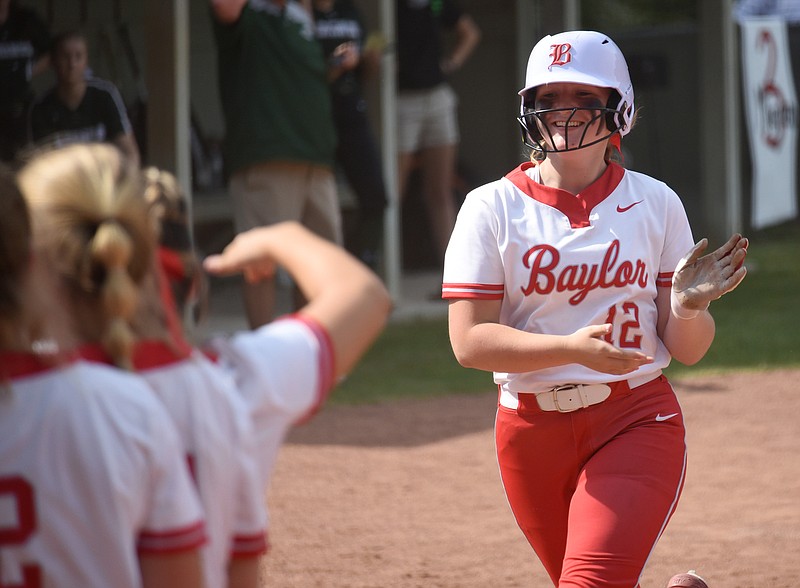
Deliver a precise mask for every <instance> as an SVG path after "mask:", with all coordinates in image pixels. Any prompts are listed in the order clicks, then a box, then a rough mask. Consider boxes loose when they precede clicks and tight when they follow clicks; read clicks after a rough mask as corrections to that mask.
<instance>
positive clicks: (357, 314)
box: [203, 222, 392, 377]
mask: <svg viewBox="0 0 800 588" xmlns="http://www.w3.org/2000/svg"><path fill="white" fill-rule="evenodd" d="M203 265H204V267H205V269H206V270H207V271H209V272H210V273H212V274H218V275H229V274H234V273H242V274H243V275H244V278H245V279H246V280H248V281H250V282H257V281H259V280H261V279H263V278H265V277H269V276H272V275H274V273H275V269H276V267H277V266H281V267H283V268H284V269H286V271H287V272H288V273H289V274H290V275H291V277H292V279H293V280H294V281H295V283H296V284H297V286H298V287H299V288H300V290H301V292H302V293H303V295H304V296H305V297H306V299H307V300H308V304H306V306H304V307H303V308H301V309H300V310H299V313H301V314H303V315H306V316H308V317H310V318H312V319H314V320H315V321H316V322H318V323H319V324H320V325H321V326H322V327H323V328H325V329H326V330H327V332H328V334H329V336H330V338H331V341H332V343H333V348H334V354H335V357H336V375H337V377H340V376H343V375H345V374H347V373H348V372H349V371H350V370H351V369H352V368H353V367H354V366H355V365H356V363H357V362H358V360H359V359H360V358H361V356H362V355H363V354H364V352H366V350H367V349H368V348H369V346H370V345H371V344H372V343H373V341H374V340H375V339H376V338H377V336H378V335H379V334H380V332H381V331H382V330H383V327H384V325H385V324H386V319H387V317H388V315H389V312H390V310H391V306H392V305H391V299H390V297H389V293H388V292H387V291H386V288H385V287H384V285H383V283H382V282H381V281H380V279H379V278H378V277H377V276H376V275H375V274H374V273H372V272H371V271H370V270H369V269H368V268H367V267H366V266H365V265H364V264H362V263H361V262H360V261H358V260H357V259H356V258H355V257H353V256H352V255H350V254H349V253H347V252H346V251H345V250H344V249H342V248H341V247H339V246H337V245H335V244H333V243H331V242H329V241H326V240H325V239H322V238H321V237H318V236H317V235H315V234H314V233H312V232H311V231H309V230H308V229H306V228H305V227H303V226H302V225H300V224H299V223H296V222H284V223H279V224H275V225H270V226H268V227H260V228H257V229H252V230H250V231H247V232H244V233H241V234H239V235H237V236H236V238H235V239H234V240H233V241H231V243H230V244H229V245H228V246H227V247H225V249H224V251H223V252H222V253H221V254H219V255H212V256H209V257H208V258H206V260H205V262H204V264H203Z"/></svg>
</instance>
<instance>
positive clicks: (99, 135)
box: [30, 32, 140, 165]
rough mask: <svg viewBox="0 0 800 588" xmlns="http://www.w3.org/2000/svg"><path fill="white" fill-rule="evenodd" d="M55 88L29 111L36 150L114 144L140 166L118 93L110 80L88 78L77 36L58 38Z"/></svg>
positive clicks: (82, 45) (85, 58) (84, 44)
mask: <svg viewBox="0 0 800 588" xmlns="http://www.w3.org/2000/svg"><path fill="white" fill-rule="evenodd" d="M51 60H52V63H53V69H54V70H55V73H56V86H55V88H53V89H52V90H51V91H50V92H48V93H47V94H46V95H44V96H43V97H42V98H40V99H39V100H37V101H36V103H35V104H34V105H33V108H32V109H31V115H30V130H31V138H32V139H33V142H34V144H35V145H36V146H42V145H46V146H50V147H61V146H63V145H68V144H70V143H77V142H83V143H85V142H107V143H113V144H114V145H116V146H117V147H119V149H120V150H121V151H122V152H123V153H124V154H125V155H126V156H127V157H128V158H129V159H130V160H131V161H133V162H134V164H136V165H139V159H140V158H139V148H138V146H137V144H136V138H135V137H134V135H133V128H132V126H131V123H130V120H129V119H128V114H127V111H126V109H125V104H124V102H123V101H122V97H121V96H120V93H119V91H118V90H117V88H116V86H114V84H112V83H111V82H108V81H105V80H100V79H97V78H88V77H87V71H88V67H89V62H88V47H87V42H86V38H85V37H84V36H83V35H82V34H81V33H78V32H68V33H64V34H61V35H59V36H58V37H57V38H56V39H55V41H54V42H53V50H52V55H51Z"/></svg>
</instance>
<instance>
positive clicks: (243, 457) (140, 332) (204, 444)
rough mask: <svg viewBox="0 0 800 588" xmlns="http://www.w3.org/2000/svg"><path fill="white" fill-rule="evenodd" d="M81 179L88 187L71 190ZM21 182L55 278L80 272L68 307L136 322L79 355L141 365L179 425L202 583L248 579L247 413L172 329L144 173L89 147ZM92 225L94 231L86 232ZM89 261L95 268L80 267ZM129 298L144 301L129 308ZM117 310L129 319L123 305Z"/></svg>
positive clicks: (257, 521)
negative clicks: (199, 526) (200, 522)
mask: <svg viewBox="0 0 800 588" xmlns="http://www.w3.org/2000/svg"><path fill="white" fill-rule="evenodd" d="M81 178H88V179H91V180H93V182H91V183H89V182H87V183H88V184H89V185H86V186H83V189H81V190H70V187H74V186H75V183H76V181H78V180H80V179H81ZM20 180H21V184H22V186H23V188H24V189H25V191H26V193H27V194H29V195H32V194H36V197H35V198H34V197H32V198H31V200H32V201H34V202H35V208H34V210H35V215H36V217H35V218H36V220H37V221H39V223H40V224H41V225H42V226H43V227H48V228H50V229H51V230H52V235H51V236H50V238H49V239H48V240H46V241H45V242H44V243H43V248H47V253H48V254H49V255H50V256H51V257H52V258H53V260H54V261H55V263H56V265H57V267H58V268H60V275H61V277H62V278H64V280H65V282H67V283H70V275H71V274H72V270H73V268H75V269H76V271H75V273H77V274H78V276H79V278H81V280H80V281H81V282H82V283H83V286H82V288H81V289H80V290H73V291H71V292H70V294H71V296H72V298H71V299H72V301H73V306H74V307H75V308H76V309H80V311H81V312H83V313H85V318H86V319H88V320H89V322H90V323H93V324H94V325H98V326H101V327H102V326H104V320H105V317H106V316H108V315H110V316H112V317H113V316H114V314H115V311H117V312H116V314H117V317H118V318H119V321H120V322H119V323H117V324H116V328H117V329H127V328H129V325H133V326H134V327H135V331H136V335H137V336H138V339H137V341H136V343H135V344H133V345H121V344H122V343H126V342H125V341H123V340H121V341H120V342H118V344H117V349H116V352H114V348H115V347H114V345H113V344H110V342H109V338H110V337H111V336H112V333H111V328H109V329H108V335H106V336H105V337H104V336H97V334H96V333H92V332H90V331H89V330H88V329H84V331H83V332H82V333H81V335H82V339H83V341H85V343H83V345H82V346H81V347H80V350H79V353H80V355H81V356H82V357H84V358H85V359H90V360H93V361H99V362H105V363H110V364H113V363H116V364H117V365H121V366H125V367H129V368H131V369H134V370H136V371H139V372H140V373H141V374H142V375H143V376H144V379H145V380H146V381H147V382H148V383H149V384H150V386H151V387H152V389H153V390H154V391H155V392H156V395H157V396H158V397H159V398H160V400H161V401H162V403H163V404H164V406H165V407H166V408H167V412H168V413H169V414H170V416H171V417H172V420H173V422H174V423H175V425H176V426H177V430H178V433H179V435H180V439H181V441H182V444H183V450H184V454H185V456H186V458H187V459H188V462H189V465H190V467H191V471H192V474H193V476H194V480H195V483H196V485H197V488H198V491H199V494H200V499H201V502H202V504H203V507H204V509H205V513H206V523H207V529H208V534H209V542H208V545H207V546H206V547H205V548H204V549H203V553H202V555H203V565H204V571H205V578H206V585H207V586H209V587H217V588H222V587H224V586H228V584H229V581H230V582H232V581H233V579H234V578H237V579H239V582H240V583H238V584H236V585H237V586H244V585H249V586H253V587H255V586H257V584H258V556H259V555H261V554H262V553H263V552H264V551H265V550H266V540H265V535H264V533H265V528H266V509H265V505H264V501H263V491H262V487H261V485H260V484H259V482H260V480H259V478H258V476H257V469H256V459H255V449H256V447H255V437H254V436H253V431H252V425H251V422H250V417H249V414H248V412H247V407H246V406H245V405H244V403H243V402H242V400H241V398H240V397H239V396H238V394H237V392H236V390H235V389H234V387H233V383H232V382H231V380H230V379H229V378H228V377H227V376H225V375H224V374H223V373H222V372H221V371H220V370H219V369H218V368H216V367H215V366H213V365H212V364H211V363H210V362H209V361H208V360H207V359H206V358H205V357H204V356H203V355H202V354H200V353H199V352H194V351H193V350H192V349H191V348H190V347H189V345H188V344H186V343H185V341H184V340H183V338H182V336H181V335H180V333H176V332H175V330H174V329H173V330H170V326H171V325H170V324H169V323H168V321H167V320H166V319H167V316H166V314H165V311H164V310H163V309H164V307H163V306H162V305H161V303H160V298H159V290H158V288H157V286H158V284H159V283H160V280H159V277H160V276H159V275H158V271H157V265H156V263H155V259H156V258H155V256H154V255H153V253H154V251H155V249H156V234H155V232H154V231H152V230H150V229H151V228H152V224H153V223H152V218H151V216H150V210H149V206H148V204H147V203H146V201H145V200H144V198H142V195H143V192H144V183H143V182H142V175H141V174H140V173H139V172H138V170H137V169H134V168H132V167H131V168H126V167H125V163H124V160H123V159H122V156H121V155H120V153H119V152H118V151H117V150H116V149H114V148H112V147H110V146H105V145H100V144H97V145H92V146H86V145H81V146H76V147H74V148H73V147H70V148H65V149H63V150H61V151H56V152H51V153H46V154H43V155H41V156H39V157H38V158H36V159H34V160H33V161H32V162H31V163H29V164H28V165H27V166H26V167H25V168H24V169H23V170H22V171H21V172H20ZM93 225H94V226H95V227H96V228H95V230H94V231H91V230H89V231H87V230H86V227H87V226H90V227H91V226H93ZM63 243H70V245H71V246H68V247H64V246H63ZM87 258H88V259H91V260H92V261H93V262H94V264H95V267H94V268H91V267H90V266H89V267H87V265H88V264H86V261H85V260H86V259H87ZM148 260H149V262H148ZM134 262H139V263H140V265H141V268H140V271H139V273H138V276H137V274H136V273H133V272H130V273H129V272H128V268H129V267H132V266H133V269H134V270H135V269H136V268H135V265H134ZM129 264H130V265H129ZM109 268H118V269H117V273H116V274H115V273H114V271H112V270H111V269H109ZM92 274H95V275H98V276H102V275H104V274H105V276H107V277H108V280H109V281H110V280H111V279H112V278H114V279H116V280H117V283H116V285H115V286H114V285H110V286H107V287H106V289H105V291H103V288H104V285H103V283H102V281H101V282H100V284H93V283H92V278H91V276H92ZM137 277H138V279H137ZM100 280H101V279H99V280H98V281H100ZM126 282H129V283H127V284H126ZM98 294H100V296H98ZM115 297H116V300H114V298H115ZM137 298H138V299H139V300H140V301H141V302H142V303H141V304H138V305H139V306H140V310H139V311H138V312H137V313H135V314H134V313H133V312H132V311H133V308H134V307H135V306H137ZM98 299H99V300H98ZM98 301H99V302H100V304H98ZM123 307H125V308H127V309H128V311H129V312H128V315H125V314H123V312H120V310H123ZM170 310H172V309H170ZM112 326H113V323H112ZM229 575H230V580H229ZM243 578H248V581H247V582H243V581H242V580H243Z"/></svg>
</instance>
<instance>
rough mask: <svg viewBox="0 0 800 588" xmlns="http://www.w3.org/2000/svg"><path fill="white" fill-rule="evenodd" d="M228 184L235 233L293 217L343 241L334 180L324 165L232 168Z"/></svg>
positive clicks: (320, 233)
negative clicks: (234, 169) (235, 170)
mask: <svg viewBox="0 0 800 588" xmlns="http://www.w3.org/2000/svg"><path fill="white" fill-rule="evenodd" d="M229 188H230V195H231V200H232V201H233V222H234V228H235V229H236V232H237V233H242V232H244V231H247V230H248V229H252V228H255V227H260V226H265V225H272V224H275V223H278V222H281V221H288V220H294V221H298V222H300V223H302V224H303V225H305V226H306V227H308V228H309V229H310V230H311V231H313V232H314V233H316V234H317V235H319V236H321V237H324V238H326V239H328V240H329V241H333V242H334V243H338V244H339V245H341V244H342V243H343V238H342V217H341V212H340V210H339V199H338V197H337V195H336V182H335V180H334V175H333V172H332V171H331V170H330V169H329V168H327V167H324V166H321V165H311V164H304V163H295V162H268V163H258V164H254V165H251V166H248V167H246V168H243V169H240V170H238V171H237V172H235V173H234V174H233V175H232V176H231V180H230V185H229Z"/></svg>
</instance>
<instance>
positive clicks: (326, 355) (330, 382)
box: [280, 313, 336, 425]
mask: <svg viewBox="0 0 800 588" xmlns="http://www.w3.org/2000/svg"><path fill="white" fill-rule="evenodd" d="M287 319H289V320H292V319H293V320H297V321H300V322H302V323H303V324H305V325H306V327H308V328H309V329H310V330H311V332H312V333H314V336H315V337H316V338H317V341H319V364H318V366H317V369H318V371H319V373H318V380H317V381H318V382H319V385H318V387H317V398H316V400H315V402H314V404H313V405H312V406H311V408H309V409H308V412H306V414H304V415H303V416H301V417H300V418H299V419H297V421H296V422H295V424H296V425H298V424H303V423H306V422H308V421H309V420H311V418H313V417H314V415H315V414H317V412H318V411H319V409H320V408H322V406H323V405H324V404H325V402H326V401H327V400H328V396H330V393H331V390H333V386H334V384H335V383H336V380H335V376H336V357H335V351H334V348H333V341H331V336H330V333H328V331H327V329H326V328H325V327H323V326H322V325H321V324H319V323H318V322H317V321H316V320H315V319H313V318H311V317H309V316H307V315H304V314H300V313H295V314H292V315H289V316H288V317H285V319H280V320H287Z"/></svg>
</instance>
